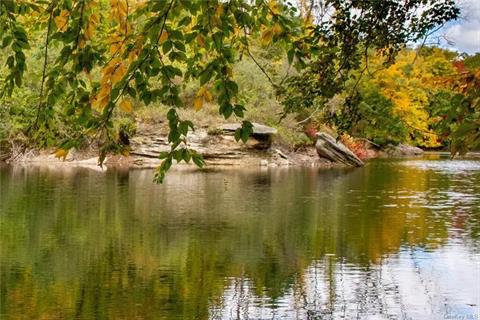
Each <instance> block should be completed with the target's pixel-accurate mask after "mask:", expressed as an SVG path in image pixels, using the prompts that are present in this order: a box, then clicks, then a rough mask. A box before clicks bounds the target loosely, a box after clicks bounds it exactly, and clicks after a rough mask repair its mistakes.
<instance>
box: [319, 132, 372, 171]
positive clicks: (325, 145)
mask: <svg viewBox="0 0 480 320" xmlns="http://www.w3.org/2000/svg"><path fill="white" fill-rule="evenodd" d="M315 148H316V149H317V153H318V155H319V156H320V157H321V158H325V159H327V160H330V161H332V162H335V163H341V164H346V165H349V166H354V167H361V166H363V165H364V163H363V161H362V160H360V159H359V158H358V157H357V156H356V155H355V154H354V153H353V152H352V151H351V150H350V149H348V148H347V147H346V146H345V145H344V144H343V143H341V142H339V141H336V140H335V139H334V138H333V137H332V136H331V135H329V134H327V133H325V132H319V133H317V143H316V144H315Z"/></svg>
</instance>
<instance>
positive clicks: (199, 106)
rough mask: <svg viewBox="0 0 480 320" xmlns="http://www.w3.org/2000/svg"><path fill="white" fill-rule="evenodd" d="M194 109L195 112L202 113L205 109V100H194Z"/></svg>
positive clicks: (197, 98)
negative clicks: (203, 108)
mask: <svg viewBox="0 0 480 320" xmlns="http://www.w3.org/2000/svg"><path fill="white" fill-rule="evenodd" d="M193 107H194V108H195V111H200V110H201V109H202V107H203V98H202V97H196V98H195V100H193Z"/></svg>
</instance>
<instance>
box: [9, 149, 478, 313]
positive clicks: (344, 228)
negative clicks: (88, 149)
mask: <svg viewBox="0 0 480 320" xmlns="http://www.w3.org/2000/svg"><path fill="white" fill-rule="evenodd" d="M151 181H152V172H151V171H150V170H142V171H130V172H119V171H107V172H97V171H95V170H91V169H81V168H67V169H59V168H47V167H42V168H18V167H16V168H8V167H3V168H0V218H1V220H0V222H1V224H0V241H1V243H0V249H1V251H0V268H1V270H0V271H1V273H0V276H1V278H0V281H1V295H0V299H1V300H0V311H1V319H247V318H248V319H415V320H417V319H480V234H479V233H480V161H478V160H477V161H475V160H455V161H450V160H446V159H439V158H438V157H436V156H433V157H431V159H420V160H419V159H416V160H402V161H392V160H390V161H373V162H370V163H369V164H368V165H367V166H366V167H365V168H360V169H350V170H318V169H278V168H277V169H272V170H263V171H262V170H260V169H258V170H236V171H233V170H231V171H208V172H198V171H197V172H171V173H170V174H169V176H168V177H167V181H166V183H165V184H164V185H155V184H153V183H152V182H151Z"/></svg>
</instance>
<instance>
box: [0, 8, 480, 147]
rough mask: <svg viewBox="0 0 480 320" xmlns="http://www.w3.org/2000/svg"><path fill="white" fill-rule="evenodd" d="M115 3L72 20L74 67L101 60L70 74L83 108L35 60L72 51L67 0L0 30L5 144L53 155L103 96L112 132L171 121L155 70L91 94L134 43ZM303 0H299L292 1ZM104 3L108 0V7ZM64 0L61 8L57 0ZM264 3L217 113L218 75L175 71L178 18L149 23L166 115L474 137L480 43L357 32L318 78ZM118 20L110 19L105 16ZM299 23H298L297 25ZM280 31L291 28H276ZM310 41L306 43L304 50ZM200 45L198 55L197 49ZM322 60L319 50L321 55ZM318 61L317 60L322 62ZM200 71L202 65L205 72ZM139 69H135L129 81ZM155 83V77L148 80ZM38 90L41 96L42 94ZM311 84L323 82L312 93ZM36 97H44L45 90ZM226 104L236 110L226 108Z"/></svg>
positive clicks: (62, 81)
mask: <svg viewBox="0 0 480 320" xmlns="http://www.w3.org/2000/svg"><path fill="white" fill-rule="evenodd" d="M67 2H68V1H66V2H65V3H67ZM94 2H95V1H94ZM6 3H8V1H7V2H6ZM95 3H96V2H95ZM122 3H123V2H122V1H110V2H108V1H100V2H99V3H97V4H96V5H99V6H102V7H103V9H105V10H100V11H98V12H99V13H98V14H97V13H91V14H90V16H89V18H88V21H87V23H86V25H84V26H83V27H85V30H84V31H83V34H82V39H80V43H79V44H80V47H81V46H82V45H83V46H86V47H85V48H86V49H85V52H83V53H82V56H80V57H77V58H76V59H84V61H83V62H82V61H80V62H78V63H79V64H81V63H83V64H84V65H83V68H84V70H87V69H88V68H89V66H88V65H89V63H91V64H93V63H100V64H101V65H103V66H104V67H103V69H98V68H93V65H92V66H90V67H91V68H92V70H89V71H88V72H86V71H85V75H84V76H82V77H80V79H81V80H80V81H81V83H83V85H85V82H90V85H91V86H92V87H93V92H95V90H96V92H97V94H96V96H95V97H94V100H91V101H90V103H89V104H90V105H91V106H89V110H88V112H87V111H85V110H83V109H82V110H83V111H79V109H78V108H77V107H75V106H74V104H72V106H71V107H66V105H68V102H66V100H64V99H67V98H68V95H66V89H65V88H63V86H66V84H67V83H71V79H69V78H68V77H69V75H68V73H65V74H63V73H62V69H59V68H58V66H57V65H55V64H53V62H51V64H53V65H52V66H51V67H50V66H49V65H48V64H45V62H46V61H47V60H48V61H56V62H55V63H56V64H58V61H61V60H62V59H64V60H65V61H67V59H72V56H69V54H71V53H68V52H65V47H62V42H63V43H67V42H68V41H70V40H66V38H67V36H68V30H69V29H67V27H68V26H69V23H71V22H70V20H71V19H69V18H70V15H71V14H73V12H74V9H75V6H73V9H71V10H72V11H71V12H70V11H68V10H67V9H61V8H62V7H61V6H59V8H57V9H55V10H54V11H52V13H51V15H50V20H48V16H46V15H42V14H41V13H36V12H35V10H33V11H32V13H31V14H29V15H24V16H22V17H20V20H19V21H22V22H23V24H24V25H28V26H32V27H29V29H28V30H25V29H22V28H20V29H18V30H16V31H15V32H13V36H10V35H8V33H7V32H4V33H3V35H2V36H1V37H0V44H1V48H2V49H0V50H1V51H2V52H3V53H2V54H1V55H0V79H1V81H0V82H1V83H2V86H3V90H2V93H3V94H2V97H1V100H0V118H1V119H2V121H1V123H0V141H1V145H2V149H3V150H7V149H8V148H11V147H12V146H14V145H28V146H31V147H33V146H34V147H42V148H45V147H58V146H59V145H61V146H63V147H62V148H63V149H59V151H60V152H59V156H63V155H64V149H66V150H68V149H69V148H70V147H72V145H68V146H67V145H66V144H65V141H70V139H74V137H75V136H76V135H77V134H78V133H79V132H81V131H82V128H83V127H85V123H82V121H83V122H85V121H87V120H88V117H89V114H90V113H92V112H95V109H96V110H102V108H103V106H104V105H106V106H105V109H104V112H103V113H104V114H105V113H106V111H105V110H107V109H108V116H109V117H110V116H111V117H112V120H113V121H112V122H111V123H110V127H111V128H110V129H111V131H112V132H113V139H114V140H116V141H118V140H119V139H120V140H121V138H122V137H131V136H132V135H134V134H135V133H136V132H137V127H138V124H139V123H148V124H151V125H153V126H158V128H159V130H160V131H162V130H163V129H165V130H166V131H168V128H169V127H170V129H171V128H172V127H171V124H172V121H171V119H170V118H169V111H171V110H172V109H171V105H170V104H171V103H170V102H171V101H168V100H167V101H166V102H165V100H162V99H157V98H156V97H158V96H160V95H162V94H163V92H162V90H163V87H162V85H163V84H164V82H165V81H166V80H165V79H163V78H159V79H152V80H150V82H149V83H148V86H149V87H150V88H152V89H151V90H150V91H146V92H140V91H139V89H138V88H137V89H136V90H137V91H136V92H135V90H132V91H131V92H128V94H129V96H130V97H128V99H127V98H122V99H120V100H119V101H118V108H115V109H113V108H112V109H111V110H110V109H109V107H108V106H109V105H110V104H107V102H106V101H105V102H103V101H102V98H110V97H111V96H110V95H109V92H107V91H108V90H112V88H111V84H110V87H108V88H107V87H105V83H104V82H105V81H104V80H105V78H108V79H112V80H109V81H111V82H112V83H115V82H118V81H120V82H121V80H122V78H123V77H124V76H125V74H126V73H127V69H126V68H125V67H124V66H123V65H121V63H120V64H117V66H116V67H115V68H114V67H113V66H111V65H112V63H114V62H116V61H117V60H116V59H119V58H116V57H117V56H116V54H117V51H121V50H125V55H131V54H134V53H135V49H134V47H131V48H129V49H128V48H127V49H124V48H123V47H122V46H125V42H126V40H122V33H121V32H119V31H118V28H119V26H120V27H121V26H122V22H121V21H122V20H121V15H122V8H121V4H122ZM126 3H127V4H128V2H126ZM302 3H303V2H302V1H300V8H302V6H301V5H302ZM109 5H110V6H111V8H112V10H111V11H110V13H108V12H109V10H108V8H109ZM115 5H117V6H120V7H119V8H120V9H119V10H117V11H115V10H116V9H115V10H114V9H113V8H114V6H115ZM4 6H5V8H7V11H5V10H4V11H3V17H4V18H5V17H8V7H7V6H6V5H5V4H4ZM64 6H66V7H65V8H67V7H68V3H67V4H64ZM70 6H72V4H70ZM267 8H268V10H270V11H271V13H268V14H269V15H266V16H265V17H264V18H267V19H268V18H270V19H273V20H272V21H273V22H271V23H270V22H264V24H265V25H263V24H262V27H261V29H259V32H256V33H254V32H253V31H252V32H251V34H250V35H249V42H248V43H247V45H246V48H243V49H242V50H238V51H236V52H235V59H233V58H232V61H229V65H228V66H227V67H226V69H225V70H226V73H227V77H231V79H232V81H230V80H228V81H227V82H229V83H226V84H228V85H231V87H230V88H226V89H225V92H227V95H228V92H229V90H230V91H231V92H234V93H236V94H237V96H236V103H237V104H228V103H227V107H228V108H224V107H223V106H222V104H220V115H223V116H224V117H221V116H220V115H219V101H220V102H221V100H219V99H216V97H220V98H221V97H222V93H221V92H220V91H221V90H222V89H221V87H220V89H219V87H218V85H217V84H214V85H213V86H209V85H208V79H202V74H203V75H205V71H202V72H203V73H200V76H199V78H200V83H199V81H198V80H197V79H198V74H197V75H196V77H193V76H192V77H191V78H190V79H189V78H188V76H187V77H181V76H180V75H182V74H184V75H188V74H189V73H190V72H193V71H192V70H190V69H189V68H188V64H182V61H184V60H185V59H187V61H189V60H188V59H190V55H195V54H196V53H195V50H194V51H189V49H188V48H187V49H185V47H184V46H183V45H182V44H181V43H180V42H179V41H177V42H175V41H173V40H172V41H170V39H171V38H172V39H173V38H174V36H180V35H176V33H175V32H178V30H173V29H172V30H170V29H169V30H170V31H169V32H170V33H167V32H164V31H161V32H160V33H159V36H158V37H159V38H158V42H159V43H161V44H163V47H162V49H163V52H164V53H165V54H166V53H167V52H170V53H169V55H168V58H169V60H171V64H170V65H165V62H164V61H163V60H161V59H162V58H161V57H160V61H159V60H152V62H151V63H152V64H151V65H150V68H151V69H150V71H148V70H147V71H148V72H150V73H152V75H154V74H155V72H157V73H158V71H155V69H158V68H160V69H161V70H164V68H165V70H166V69H168V68H170V69H168V70H167V71H168V72H170V73H171V76H170V77H168V81H170V82H171V83H172V85H171V86H170V88H172V87H174V88H175V90H176V88H177V87H178V88H181V90H178V98H179V99H180V100H181V101H173V103H174V104H175V105H177V106H179V107H178V108H176V111H175V112H176V113H177V114H178V116H177V115H175V117H176V118H175V117H174V118H175V121H177V120H178V119H189V120H192V122H193V123H194V124H195V126H197V127H209V128H214V127H215V125H216V124H218V123H221V122H227V121H228V122H231V121H236V120H237V121H238V119H240V118H242V117H244V118H245V119H246V120H248V121H252V122H260V123H264V124H267V125H269V126H272V127H275V128H277V129H278V131H279V137H278V140H279V141H278V142H279V143H281V144H283V145H285V146H287V147H289V148H291V149H293V150H296V149H298V148H299V147H302V146H305V145H309V144H312V143H313V139H312V138H313V137H314V133H315V132H317V131H318V130H325V129H326V130H330V131H333V132H334V133H335V134H338V135H339V136H341V135H343V137H344V138H345V139H347V140H348V139H349V138H348V136H352V137H355V138H362V139H368V140H370V141H372V142H373V143H375V144H378V145H380V146H383V145H386V144H399V143H407V144H412V145H416V146H419V147H423V148H447V147H451V151H452V154H456V153H457V151H458V152H460V153H463V152H466V151H467V150H468V149H478V148H479V147H480V134H479V130H478V128H479V121H480V120H479V110H478V108H479V107H478V106H479V97H478V92H479V82H478V81H479V76H480V54H478V53H477V54H474V55H468V54H464V53H458V52H452V51H449V50H446V49H442V48H439V47H435V46H425V45H412V44H410V45H403V46H400V47H398V48H396V49H395V50H396V52H395V54H394V55H393V54H385V52H382V50H381V49H380V50H378V49H369V47H368V46H365V44H361V43H359V44H358V45H357V50H358V47H359V46H360V47H361V46H365V48H364V50H363V51H364V52H362V55H361V57H360V58H359V57H358V55H357V56H355V60H354V61H353V58H352V61H353V62H352V64H353V65H352V66H349V67H348V71H349V76H348V77H343V75H342V76H340V77H337V78H338V79H337V78H332V79H331V81H330V82H331V83H330V87H328V86H325V83H326V82H328V81H329V79H328V76H331V75H330V74H327V75H326V76H325V78H323V79H321V80H318V79H319V78H321V77H322V74H320V73H321V72H323V71H320V73H319V72H318V70H317V71H315V70H314V68H313V67H311V66H307V67H305V66H303V68H299V67H298V65H302V63H303V60H302V59H307V58H308V54H309V53H308V50H306V51H302V52H300V49H298V51H292V49H290V50H286V48H285V44H284V42H282V41H280V40H282V39H281V37H283V36H284V34H286V33H288V32H290V31H291V30H287V29H286V27H285V25H284V24H283V22H282V23H280V22H281V21H282V20H281V19H280V18H279V21H280V22H275V21H276V20H275V19H276V18H277V17H276V14H278V15H279V16H280V15H282V14H284V10H286V9H283V8H282V7H280V4H277V3H276V2H274V1H270V2H269V3H268V6H267ZM127 9H128V8H127ZM16 10H17V11H18V10H22V8H21V7H19V8H17V9H16ZM25 10H27V9H25ZM223 10H226V9H225V8H224V6H223V5H222V4H218V5H217V7H216V11H215V12H214V15H215V16H213V19H214V20H215V19H217V20H220V19H223V16H222V15H226V13H224V11H223ZM123 11H125V10H123ZM5 12H7V14H5ZM167 12H168V11H167ZM20 15H22V13H21V12H20ZM285 15H286V14H285ZM128 18H129V17H128V14H127V17H126V21H127V22H125V29H126V31H125V33H128V28H130V25H129V24H128ZM42 19H43V20H42ZM72 19H73V17H72ZM171 19H172V21H169V22H168V23H167V24H166V26H165V28H166V29H167V27H169V25H170V24H171V25H175V24H176V25H177V26H178V27H179V28H180V27H181V28H183V29H184V30H185V37H187V36H189V35H190V34H189V33H188V31H189V30H190V28H191V25H193V22H190V20H191V19H190V20H188V19H187V18H186V17H185V16H184V15H182V14H180V15H178V16H172V18H171ZM117 20H118V21H120V22H118V23H112V21H114V22H115V21H117ZM237 20H238V17H237ZM310 20H311V18H310V17H309V15H308V14H306V13H305V10H303V11H302V12H301V13H300V14H299V15H294V18H293V19H292V21H294V22H293V23H297V24H299V25H301V24H303V25H308V24H311V23H312V21H310ZM5 21H6V20H5ZM38 21H41V23H38ZM29 22H30V24H29ZM33 22H34V23H33ZM165 22H166V19H165ZM218 23H220V22H218ZM269 23H270V25H268V24H269ZM289 23H292V22H291V21H290V22H289ZM46 24H47V25H48V30H49V32H52V36H51V38H49V37H45V30H44V29H45V28H44V27H45V25H46ZM79 25H81V23H79ZM5 26H6V24H5V25H4V31H8V30H7V29H8V28H7V27H5ZM50 29H53V30H55V32H56V33H54V32H53V31H50ZM252 30H254V29H253V27H252ZM292 30H293V27H292ZM302 30H308V27H306V28H305V29H302ZM10 31H11V30H10ZM157 32H158V30H157ZM292 32H293V31H292ZM27 33H28V38H29V40H28V41H27V40H26V39H23V38H22V37H24V35H26V34H27ZM79 34H80V33H79ZM94 35H95V36H96V38H94ZM195 35H196V36H195ZM126 36H127V35H126V34H125V37H126ZM193 36H194V38H192V40H188V39H186V40H185V41H186V42H188V41H193V42H195V43H196V44H195V45H196V46H197V47H199V48H204V49H207V48H211V46H212V44H208V39H207V38H206V36H205V37H204V35H202V33H198V34H197V33H195V34H193ZM287 36H290V35H286V36H285V37H287ZM62 37H63V38H62ZM182 37H183V36H182ZM292 37H293V34H292ZM64 38H65V39H64ZM97 39H98V40H97ZM24 40H25V41H24ZM138 40H139V39H137V40H136V41H138ZM214 40H215V39H214ZM82 41H85V42H87V45H85V42H84V43H83V44H82ZM89 42H92V44H91V46H92V48H94V49H92V48H89V47H88V43H89ZM290 42H291V40H290ZM214 43H215V41H214ZM302 45H303V44H302ZM132 46H134V44H132ZM172 46H173V49H171V48H172ZM209 46H210V47H209ZM299 46H301V45H299ZM99 48H100V49H99ZM132 48H133V49H132ZM26 49H28V50H26ZM47 49H48V50H47ZM82 49H83V48H82ZM287 49H288V48H287ZM314 49H315V48H314V47H311V48H310V49H309V50H314ZM88 50H90V51H88ZM95 50H97V51H95ZM132 50H133V51H132ZM385 50H387V49H385ZM287 51H288V52H287ZM99 52H100V53H101V54H103V55H104V56H101V55H100V54H99ZM132 52H133V53H132ZM305 52H306V53H305ZM312 52H313V51H312ZM302 54H303V56H302ZM322 54H323V53H322ZM109 56H110V58H108V59H109V60H107V57H109ZM206 56H207V57H208V50H207V53H206ZM352 57H353V56H352ZM223 58H225V57H223ZM327 58H328V57H327ZM393 58H395V59H393ZM129 59H130V56H129ZM227 60H228V58H227ZM324 60H326V61H327V62H328V59H324ZM118 61H120V60H118ZM176 61H177V62H176ZM292 62H293V63H292ZM65 63H66V62H65ZM65 63H64V64H65ZM157 64H158V65H157ZM45 65H46V66H47V67H45ZM118 65H120V68H118ZM159 66H160V67H159ZM49 68H51V69H49ZM207 69H208V68H207ZM207 69H206V70H207ZM324 69H328V68H327V67H325V66H324ZM305 70H307V72H305ZM322 70H323V69H322ZM15 72H17V74H15ZM148 72H146V73H148ZM161 72H164V71H161ZM207 73H208V72H207ZM210 73H212V72H210ZM20 74H21V75H22V76H20ZM208 76H210V77H212V74H210V75H208ZM52 77H55V80H52V81H51V78H52ZM115 78H117V79H115ZM204 78H205V77H204ZM129 79H130V78H129ZM140 80H141V79H140ZM140 80H139V79H136V82H139V81H140ZM156 82H157V83H156ZM122 83H123V82H122ZM14 84H16V85H17V86H18V88H17V89H16V90H13V85H14ZM49 86H50V87H51V88H50V89H48V87H49ZM75 86H78V85H77V84H76V85H75ZM80 86H82V84H80ZM86 86H89V85H86ZM335 86H337V87H340V86H341V87H342V90H336V89H335V88H334V87H335ZM137 87H138V83H137ZM156 87H157V88H158V89H153V88H156ZM227 87H228V86H227ZM332 87H333V88H334V89H332ZM95 88H97V89H95ZM47 90H49V92H47V94H48V96H46V94H45V91H47ZM75 90H77V89H75ZM168 90H170V89H168ZM219 90H220V91H219ZM127 91H129V90H127ZM316 91H322V93H321V94H318V93H317V92H316ZM330 91H331V92H330ZM137 93H138V95H137ZM102 94H104V95H103V96H102ZM172 96H173V95H172ZM174 98H175V99H176V98H177V96H176V95H175V96H174ZM42 99H44V100H45V99H46V102H43V101H42ZM72 99H73V97H72ZM75 99H77V98H75ZM104 100H105V99H104ZM62 101H64V102H62ZM116 101H117V100H116ZM116 101H115V102H116ZM43 103H46V104H47V105H49V104H51V105H52V107H51V108H43V109H44V113H42V114H40V111H39V110H40V109H41V108H40V107H41V106H42V105H43ZM222 103H223V102H222ZM75 108H77V109H75ZM48 110H50V111H48ZM92 110H93V111H92ZM47 111H48V112H47ZM170 115H171V113H170ZM230 115H233V117H235V118H236V120H235V119H228V120H227V118H228V117H229V116H230ZM40 116H41V117H40ZM39 117H40V118H42V117H43V118H42V119H40V120H43V122H42V121H39ZM82 117H83V118H84V120H82ZM167 119H168V120H167ZM108 120H110V118H109V119H108ZM175 121H173V122H175ZM177 122H178V121H177ZM181 122H182V121H180V122H179V123H181ZM38 123H41V125H38ZM175 123H176V122H175ZM32 124H35V125H32ZM184 125H185V126H186V127H187V130H188V127H189V125H190V122H185V123H184ZM180 131H181V130H180ZM107 135H108V134H107ZM95 137H97V136H96V135H95ZM174 140H175V139H174ZM172 141H173V140H172ZM80 146H81V145H80ZM77 147H78V145H77ZM108 151H112V150H108ZM4 152H5V151H4Z"/></svg>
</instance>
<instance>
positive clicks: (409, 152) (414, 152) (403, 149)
mask: <svg viewBox="0 0 480 320" xmlns="http://www.w3.org/2000/svg"><path fill="white" fill-rule="evenodd" d="M383 151H384V152H385V153H386V154H387V155H388V156H390V157H405V156H419V155H422V154H423V152H424V151H423V150H422V149H420V148H417V147H414V146H409V145H407V144H399V145H398V146H394V145H391V144H389V145H388V146H386V147H385V149H384V150H383Z"/></svg>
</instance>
